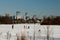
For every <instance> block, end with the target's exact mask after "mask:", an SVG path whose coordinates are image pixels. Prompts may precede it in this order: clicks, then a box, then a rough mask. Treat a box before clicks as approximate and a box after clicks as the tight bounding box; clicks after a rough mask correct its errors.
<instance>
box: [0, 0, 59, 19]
mask: <svg viewBox="0 0 60 40" xmlns="http://www.w3.org/2000/svg"><path fill="white" fill-rule="evenodd" d="M16 11H20V12H21V13H20V14H19V15H23V16H24V13H25V12H28V15H29V16H32V15H37V17H39V18H42V17H43V16H49V15H54V16H59V15H60V0H0V15H5V13H10V15H15V13H16Z"/></svg>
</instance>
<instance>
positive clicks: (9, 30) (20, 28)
mask: <svg viewBox="0 0 60 40" xmlns="http://www.w3.org/2000/svg"><path fill="white" fill-rule="evenodd" d="M12 25H13V26H12ZM47 27H49V29H47ZM47 30H49V36H50V40H60V25H40V24H38V23H37V24H0V40H17V37H19V39H20V40H21V36H25V39H26V40H34V38H35V40H46V36H47Z"/></svg>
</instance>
